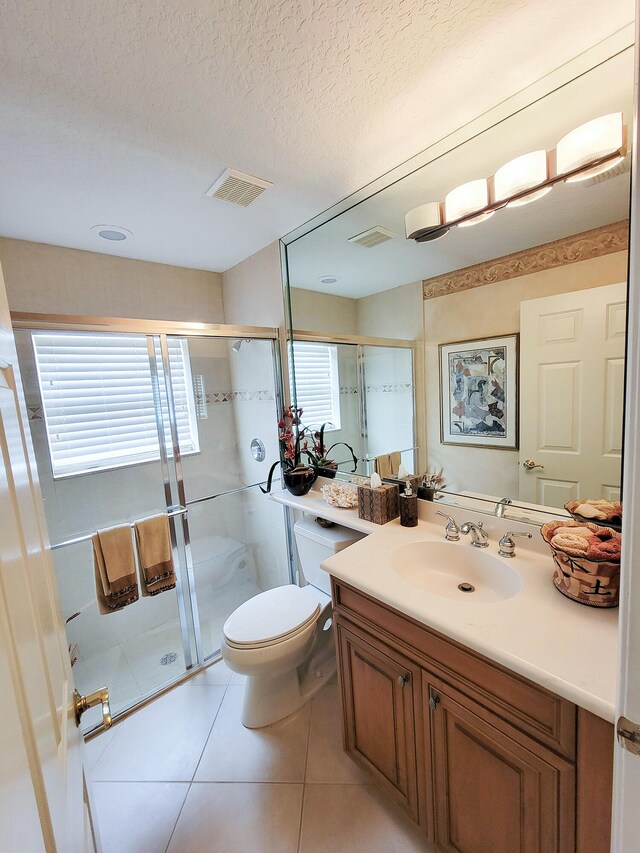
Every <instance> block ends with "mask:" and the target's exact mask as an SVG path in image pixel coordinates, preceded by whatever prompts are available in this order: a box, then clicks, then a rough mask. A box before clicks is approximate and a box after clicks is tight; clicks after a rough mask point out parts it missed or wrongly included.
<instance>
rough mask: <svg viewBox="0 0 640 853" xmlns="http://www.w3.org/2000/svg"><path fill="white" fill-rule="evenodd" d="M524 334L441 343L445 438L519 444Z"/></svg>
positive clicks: (485, 444)
mask: <svg viewBox="0 0 640 853" xmlns="http://www.w3.org/2000/svg"><path fill="white" fill-rule="evenodd" d="M518 337H519V336H518V335H503V336H502V337H496V338H481V339H479V340H475V341H458V342H456V343H451V344H440V346H439V352H440V440H441V442H442V443H443V444H466V445H469V446H470V447H495V448H500V449H502V450H516V449H517V447H518Z"/></svg>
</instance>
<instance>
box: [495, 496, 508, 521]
mask: <svg viewBox="0 0 640 853" xmlns="http://www.w3.org/2000/svg"><path fill="white" fill-rule="evenodd" d="M512 503H513V501H512V500H511V498H500V500H499V501H498V503H497V504H496V505H495V506H494V508H493V515H495V516H497V517H498V518H504V511H505V508H506V507H508V506H509V504H512Z"/></svg>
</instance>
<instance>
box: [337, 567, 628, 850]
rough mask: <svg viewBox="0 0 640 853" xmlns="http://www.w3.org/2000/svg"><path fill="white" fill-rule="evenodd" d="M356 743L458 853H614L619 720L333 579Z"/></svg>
mask: <svg viewBox="0 0 640 853" xmlns="http://www.w3.org/2000/svg"><path fill="white" fill-rule="evenodd" d="M332 590H333V602H334V608H335V609H334V620H335V628H336V632H335V633H336V644H337V655H338V667H339V675H340V685H341V690H342V707H343V735H344V748H345V751H346V752H347V753H348V754H349V755H350V756H351V758H352V759H353V760H354V761H355V762H356V763H357V764H358V765H359V766H360V767H361V768H362V769H363V770H364V771H365V772H366V773H367V774H368V775H369V776H370V777H371V778H372V779H373V780H374V781H375V782H376V783H377V785H378V786H379V787H380V788H381V789H382V790H383V791H385V792H386V793H387V794H388V795H389V796H390V797H391V798H392V799H393V800H394V801H395V802H396V803H397V804H398V805H399V806H400V807H401V808H402V809H404V811H406V812H407V814H409V816H410V817H411V818H412V819H413V820H414V821H415V822H416V823H418V824H419V825H420V826H421V827H422V828H423V829H424V832H425V834H426V836H427V838H428V839H429V840H430V841H432V842H434V843H435V844H436V845H437V846H438V847H439V849H441V850H443V851H451V853H608V851H609V849H610V822H611V793H612V777H613V745H614V731H613V725H611V724H610V723H607V722H605V721H604V720H602V719H600V718H599V717H596V716H594V715H593V714H591V713H589V712H588V711H585V710H584V709H582V708H578V707H577V706H576V705H574V704H573V703H572V702H569V701H567V700H566V699H562V698H561V697H559V696H556V695H555V694H553V693H550V692H549V691H548V690H546V689H545V688H543V687H540V686H539V685H537V684H534V683H533V682H531V681H528V680H527V679H525V678H523V677H521V676H519V675H516V674H515V673H513V672H511V671H509V670H507V669H505V668H504V667H502V666H500V665H499V664H496V663H494V662H493V661H490V660H488V659H487V658H485V657H483V656H482V655H479V654H477V653H476V652H473V651H471V650H470V649H467V648H465V647H463V646H461V645H459V644H457V643H455V642H453V641H452V640H449V639H447V638H446V637H444V636H442V635H441V634H438V633H436V632H435V631H432V630H430V629H429V628H426V627H425V626H424V625H422V624H420V623H419V622H416V621H415V620H413V619H411V618H410V617H408V616H405V615H403V614H402V613H399V612H398V611H396V610H393V609H392V608H390V607H387V606H386V605H384V604H381V603H380V602H379V601H376V600H375V599H372V598H370V597H369V596H367V595H365V594H363V593H361V592H359V591H358V590H356V589H354V588H353V587H350V586H349V585H348V584H345V583H343V582H341V581H337V580H336V579H335V578H332Z"/></svg>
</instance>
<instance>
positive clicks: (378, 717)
mask: <svg viewBox="0 0 640 853" xmlns="http://www.w3.org/2000/svg"><path fill="white" fill-rule="evenodd" d="M336 627H337V642H338V657H339V661H340V678H341V686H342V699H343V713H344V743H345V750H346V752H347V753H348V755H350V756H351V758H353V759H354V761H355V762H356V763H357V764H358V765H360V767H362V769H363V770H364V771H365V772H366V773H368V775H369V776H371V777H372V778H373V779H374V780H375V781H376V782H377V783H378V785H379V786H380V787H381V788H382V789H383V790H385V791H386V792H387V793H388V794H389V795H390V796H391V797H393V799H394V800H395V801H396V802H397V803H399V804H400V805H401V806H402V807H403V808H404V809H405V810H406V811H407V812H408V813H409V815H411V817H412V818H413V819H414V820H415V821H418V794H417V768H416V737H415V735H416V726H415V719H414V710H415V708H414V704H415V703H414V698H415V691H416V690H417V691H420V670H419V669H418V668H417V667H416V666H415V664H412V663H411V662H410V661H408V660H406V659H405V658H404V657H403V656H402V655H400V654H399V653H397V652H395V651H394V650H392V649H390V648H389V647H387V646H385V645H384V644H383V643H380V642H378V640H376V639H374V638H373V637H369V636H368V635H364V636H365V637H366V639H364V637H363V636H360V635H359V633H354V632H353V631H351V630H349V629H347V628H346V627H345V626H344V624H343V623H342V622H340V621H339V620H337V625H336Z"/></svg>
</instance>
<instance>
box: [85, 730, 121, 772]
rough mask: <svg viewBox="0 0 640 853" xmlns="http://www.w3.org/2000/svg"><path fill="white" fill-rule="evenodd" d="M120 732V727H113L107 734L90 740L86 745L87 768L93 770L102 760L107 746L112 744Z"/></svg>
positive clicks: (104, 733)
mask: <svg viewBox="0 0 640 853" xmlns="http://www.w3.org/2000/svg"><path fill="white" fill-rule="evenodd" d="M117 732H118V726H117V725H115V726H111V728H110V729H107V730H106V732H102V734H99V735H97V736H96V737H94V738H91V740H88V741H87V742H86V743H85V745H84V755H85V766H86V767H88V768H89V769H91V768H92V767H93V765H94V764H95V763H96V761H97V760H98V759H99V758H100V756H101V755H102V753H103V752H104V751H105V749H106V748H107V746H108V745H109V744H110V743H111V741H112V740H113V738H114V737H115V736H116V733H117Z"/></svg>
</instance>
